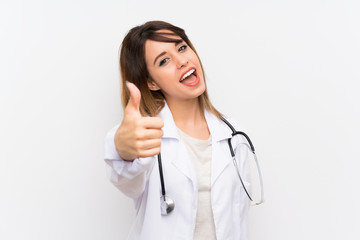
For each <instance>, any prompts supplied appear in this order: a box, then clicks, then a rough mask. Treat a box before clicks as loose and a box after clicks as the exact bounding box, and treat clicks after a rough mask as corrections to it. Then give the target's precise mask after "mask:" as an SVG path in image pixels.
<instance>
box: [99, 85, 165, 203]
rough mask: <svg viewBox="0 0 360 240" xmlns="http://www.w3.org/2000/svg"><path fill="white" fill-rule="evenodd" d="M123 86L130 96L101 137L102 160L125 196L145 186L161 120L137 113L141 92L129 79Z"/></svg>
mask: <svg viewBox="0 0 360 240" xmlns="http://www.w3.org/2000/svg"><path fill="white" fill-rule="evenodd" d="M127 87H128V89H129V92H130V99H129V102H128V104H127V106H126V108H125V109H124V118H123V120H122V122H121V124H120V125H118V126H115V127H114V128H113V129H111V130H110V132H109V133H108V134H107V136H106V138H105V162H106V163H107V172H108V176H109V178H110V180H111V182H112V183H113V184H114V185H115V186H116V187H117V188H119V189H120V190H121V191H122V192H123V193H124V194H126V195H127V196H129V197H132V198H136V197H138V196H139V195H140V194H141V193H142V192H143V190H144V188H145V185H146V181H147V179H148V176H149V173H150V172H151V169H152V166H153V164H154V159H155V157H154V156H155V155H157V154H158V153H159V152H160V145H161V137H162V135H163V132H162V130H161V128H162V127H163V125H164V123H163V121H162V119H160V118H156V117H143V116H141V114H140V110H139V108H140V100H141V93H140V91H139V89H138V88H137V87H136V86H135V85H134V84H132V83H128V84H127Z"/></svg>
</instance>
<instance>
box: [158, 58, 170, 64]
mask: <svg viewBox="0 0 360 240" xmlns="http://www.w3.org/2000/svg"><path fill="white" fill-rule="evenodd" d="M167 61H169V58H164V59H163V60H161V61H160V63H159V66H162V65H164V64H165V63H167Z"/></svg>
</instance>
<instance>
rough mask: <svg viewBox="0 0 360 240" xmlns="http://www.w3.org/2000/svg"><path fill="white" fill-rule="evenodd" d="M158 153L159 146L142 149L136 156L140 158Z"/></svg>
mask: <svg viewBox="0 0 360 240" xmlns="http://www.w3.org/2000/svg"><path fill="white" fill-rule="evenodd" d="M159 153H160V147H158V148H151V149H146V150H143V151H141V152H140V154H139V155H138V156H139V157H142V158H144V157H152V156H155V155H158V154H159Z"/></svg>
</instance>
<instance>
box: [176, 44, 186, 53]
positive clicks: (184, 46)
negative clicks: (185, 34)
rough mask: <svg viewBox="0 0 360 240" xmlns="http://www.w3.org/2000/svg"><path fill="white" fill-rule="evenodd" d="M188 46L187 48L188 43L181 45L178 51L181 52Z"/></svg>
mask: <svg viewBox="0 0 360 240" xmlns="http://www.w3.org/2000/svg"><path fill="white" fill-rule="evenodd" d="M186 48H187V46H186V45H182V46H180V47H179V49H178V51H179V52H181V51H184V50H185V49H186Z"/></svg>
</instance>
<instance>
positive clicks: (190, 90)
mask: <svg viewBox="0 0 360 240" xmlns="http://www.w3.org/2000/svg"><path fill="white" fill-rule="evenodd" d="M160 32H170V31H167V30H161V31H160ZM170 33H172V32H170ZM173 38H174V39H180V37H176V36H173ZM145 61H146V65H147V68H148V71H149V74H150V79H148V86H149V88H150V90H153V91H156V90H161V92H162V93H163V94H164V96H165V99H166V100H167V101H168V102H169V101H174V100H175V101H182V100H190V99H195V98H197V97H198V96H200V95H201V94H202V93H203V92H204V91H205V82H204V75H203V72H202V69H201V65H200V61H199V58H198V57H197V55H196V54H195V52H194V51H193V50H192V49H191V48H190V47H189V46H188V45H187V44H186V43H185V41H182V42H181V43H167V42H157V41H152V40H147V41H146V42H145Z"/></svg>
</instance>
